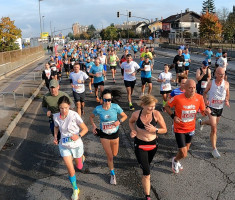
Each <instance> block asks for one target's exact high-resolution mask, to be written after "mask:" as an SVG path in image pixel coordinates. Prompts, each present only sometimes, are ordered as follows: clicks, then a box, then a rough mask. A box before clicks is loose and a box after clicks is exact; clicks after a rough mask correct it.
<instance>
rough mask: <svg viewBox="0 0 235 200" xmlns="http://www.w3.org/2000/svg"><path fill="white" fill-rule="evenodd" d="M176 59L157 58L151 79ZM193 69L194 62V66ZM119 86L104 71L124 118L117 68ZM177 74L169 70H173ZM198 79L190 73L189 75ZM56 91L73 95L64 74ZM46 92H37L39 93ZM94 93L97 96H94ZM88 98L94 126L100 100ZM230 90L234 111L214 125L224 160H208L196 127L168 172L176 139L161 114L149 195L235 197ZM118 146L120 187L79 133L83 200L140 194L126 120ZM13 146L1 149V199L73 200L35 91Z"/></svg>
mask: <svg viewBox="0 0 235 200" xmlns="http://www.w3.org/2000/svg"><path fill="white" fill-rule="evenodd" d="M172 59H173V58H165V57H162V56H159V57H157V59H156V65H155V67H154V73H153V77H155V78H157V77H158V74H159V72H160V71H162V70H163V63H172ZM197 67H198V66H196V65H192V71H194V70H195V69H196V68H197ZM118 74H119V75H118V78H117V83H116V84H115V86H114V84H113V83H112V82H111V81H109V80H111V76H110V75H111V74H110V72H108V81H107V82H106V83H105V85H106V86H107V87H117V88H119V89H120V90H121V91H122V92H123V98H122V101H121V103H120V106H121V107H122V108H123V109H124V111H125V112H126V114H127V115H128V116H130V115H131V113H132V111H129V110H128V103H127V97H126V92H125V88H124V85H123V81H122V80H121V76H120V73H118ZM173 74H174V72H173ZM190 76H191V77H193V78H194V77H195V73H192V72H191V73H190ZM137 84H138V85H137V86H136V87H135V91H134V98H133V101H134V106H135V107H136V109H138V105H137V103H138V99H139V96H140V88H141V84H140V78H139V77H138V80H137ZM153 85H154V86H153V95H154V96H156V97H157V98H158V99H159V102H160V104H158V105H157V107H156V109H158V110H160V108H161V102H162V100H161V96H160V94H159V84H158V83H157V82H156V80H155V79H154V78H153ZM61 89H62V90H63V91H66V92H67V93H69V94H70V95H71V89H70V86H69V82H68V80H67V79H66V78H64V80H63V82H62V86H61ZM44 93H45V89H44V90H42V91H41V95H43V94H44ZM93 95H94V94H93ZM93 95H91V94H88V93H87V95H86V108H85V116H84V121H85V123H86V124H87V125H88V128H89V130H91V125H90V123H89V119H88V117H89V114H90V113H91V112H92V110H93V108H94V107H95V106H96V105H98V104H97V103H96V102H95V98H94V96H93ZM234 97H235V94H234V87H233V86H232V87H231V101H230V104H231V108H230V109H228V108H225V109H224V113H223V117H222V118H221V121H220V124H219V127H218V149H219V151H220V152H221V155H222V156H221V158H220V159H218V160H216V159H214V158H212V156H211V154H210V152H211V146H210V140H209V133H210V128H209V127H205V128H204V130H203V131H202V132H200V131H198V130H197V131H196V136H195V137H194V139H193V142H192V146H191V150H190V151H189V152H190V153H189V156H188V157H187V158H186V159H184V160H183V161H182V164H183V166H184V170H183V171H182V172H180V173H179V174H173V173H172V170H171V158H172V157H173V156H174V155H175V154H176V152H177V146H176V142H175V138H174V136H173V135H172V134H171V123H172V120H171V118H170V117H169V116H168V115H167V114H166V113H162V114H163V116H164V119H165V121H166V123H167V128H168V133H167V134H165V135H159V149H158V152H157V154H156V156H155V158H154V160H153V162H152V168H151V184H152V190H151V197H152V199H158V200H160V199H161V200H173V199H174V200H181V199H184V200H194V199H195V200H198V199H203V200H204V199H205V200H207V199H208V200H209V199H214V200H217V199H218V200H224V199H227V200H228V199H231V200H232V199H234V195H235V192H234V191H235V190H234V186H235V185H234V181H235V174H234V166H235V158H234V152H235V148H234V138H235V136H234V134H233V132H234V126H233V123H234V117H233V112H234V103H235V101H234ZM120 129H121V134H120V151H119V154H118V156H117V157H116V158H115V161H114V163H115V168H116V174H117V186H112V185H110V184H109V170H108V167H107V164H106V163H107V162H106V156H105V153H104V150H103V149H102V146H101V144H100V142H99V140H98V138H97V137H95V136H93V134H92V133H91V132H89V133H88V134H87V135H86V136H85V137H84V138H83V142H84V146H85V156H86V161H85V165H84V169H83V170H82V171H81V172H78V171H77V172H76V175H77V182H78V187H79V188H80V189H81V195H80V199H85V200H93V199H113V200H116V199H117V200H119V199H124V200H135V199H142V198H143V192H142V187H141V181H140V180H141V179H140V178H141V173H142V172H141V170H140V169H139V167H138V164H137V161H136V158H135V156H134V152H133V141H132V140H131V139H130V137H129V132H130V131H129V126H128V120H127V121H126V122H125V123H123V124H122V125H121V127H120ZM8 143H9V144H12V145H10V146H9V148H7V149H6V150H4V151H1V152H0V163H1V165H0V168H1V171H5V174H4V176H3V178H2V179H1V180H0V182H1V183H0V199H1V200H21V199H30V200H33V199H35V200H47V199H48V200H49V199H50V200H54V199H55V200H64V199H70V195H71V193H72V189H71V185H70V183H69V180H68V178H67V177H68V174H67V170H66V167H65V165H64V163H63V161H62V158H61V157H60V155H59V151H58V147H57V146H55V145H53V142H52V137H51V135H50V130H49V127H48V122H47V119H46V117H45V114H44V113H43V111H42V109H41V99H40V96H39V98H38V99H36V100H35V101H34V102H33V103H32V105H31V106H30V108H29V109H28V111H27V113H26V114H25V115H24V116H23V118H22V120H21V121H20V123H19V124H18V126H17V128H16V129H15V130H14V132H13V133H12V135H11V137H10V138H9V141H8Z"/></svg>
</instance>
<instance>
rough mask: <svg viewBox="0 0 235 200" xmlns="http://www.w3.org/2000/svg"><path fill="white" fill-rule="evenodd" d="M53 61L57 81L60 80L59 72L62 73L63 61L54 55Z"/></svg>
mask: <svg viewBox="0 0 235 200" xmlns="http://www.w3.org/2000/svg"><path fill="white" fill-rule="evenodd" d="M55 62H56V69H57V77H58V79H59V81H61V73H62V67H63V63H62V61H61V60H59V58H58V57H56V59H55Z"/></svg>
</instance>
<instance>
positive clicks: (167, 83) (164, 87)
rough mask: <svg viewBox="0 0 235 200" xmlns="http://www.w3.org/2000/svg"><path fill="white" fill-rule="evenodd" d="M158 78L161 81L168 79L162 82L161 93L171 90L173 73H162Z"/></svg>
mask: <svg viewBox="0 0 235 200" xmlns="http://www.w3.org/2000/svg"><path fill="white" fill-rule="evenodd" d="M158 78H159V79H161V80H163V79H166V81H165V82H162V84H161V89H160V90H161V91H169V90H171V79H172V73H171V72H168V73H165V72H162V73H160V75H159V77H158Z"/></svg>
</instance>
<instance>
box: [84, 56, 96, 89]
mask: <svg viewBox="0 0 235 200" xmlns="http://www.w3.org/2000/svg"><path fill="white" fill-rule="evenodd" d="M93 65H95V63H94V62H91V58H90V57H87V60H86V73H87V75H89V72H90V70H91V67H92V66H93ZM89 78H90V82H89V90H90V93H92V88H91V85H92V84H93V83H94V77H93V76H90V75H89Z"/></svg>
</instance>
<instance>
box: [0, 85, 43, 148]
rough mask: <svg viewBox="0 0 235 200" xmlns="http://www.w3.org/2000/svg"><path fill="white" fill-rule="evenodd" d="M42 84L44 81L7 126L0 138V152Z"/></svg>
mask: <svg viewBox="0 0 235 200" xmlns="http://www.w3.org/2000/svg"><path fill="white" fill-rule="evenodd" d="M44 83H45V81H44V80H43V81H42V82H41V84H40V85H39V86H38V88H37V89H36V90H35V92H34V93H33V94H32V96H31V97H30V98H29V99H28V100H27V101H26V103H25V104H24V106H23V108H22V109H21V111H20V112H19V113H18V114H17V116H16V118H15V119H14V120H13V121H12V122H11V123H10V124H9V125H8V127H7V129H6V131H5V133H4V134H3V136H2V137H1V138H0V151H1V150H2V148H3V146H4V145H5V144H6V142H7V140H8V138H9V137H10V135H11V133H12V131H13V130H14V128H15V127H16V125H17V124H18V122H19V121H20V119H21V118H22V116H23V114H24V113H25V112H26V110H27V109H28V107H29V106H30V104H31V103H32V101H33V100H34V98H35V97H36V96H37V95H38V93H39V91H40V90H41V88H42V87H43V85H44Z"/></svg>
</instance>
